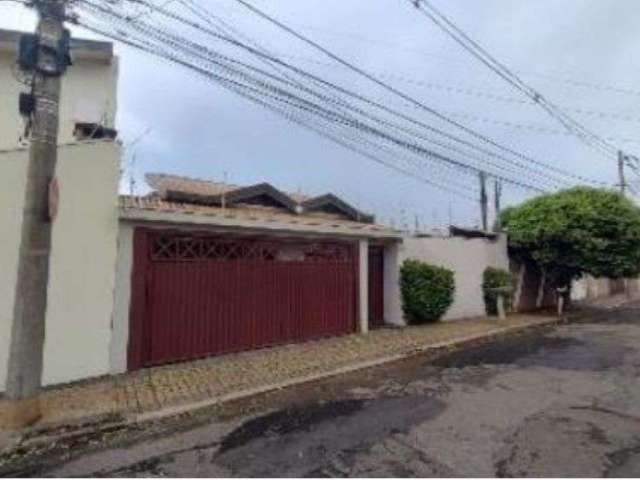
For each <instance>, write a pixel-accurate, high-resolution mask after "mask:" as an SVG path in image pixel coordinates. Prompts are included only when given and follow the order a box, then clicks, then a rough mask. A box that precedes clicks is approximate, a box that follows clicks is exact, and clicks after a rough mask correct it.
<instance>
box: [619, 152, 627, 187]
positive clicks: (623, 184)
mask: <svg viewBox="0 0 640 480" xmlns="http://www.w3.org/2000/svg"><path fill="white" fill-rule="evenodd" d="M625 160H626V156H625V154H624V153H623V152H622V150H618V181H619V182H620V193H621V194H622V196H624V195H625V194H626V191H627V182H626V180H625V178H624V162H625Z"/></svg>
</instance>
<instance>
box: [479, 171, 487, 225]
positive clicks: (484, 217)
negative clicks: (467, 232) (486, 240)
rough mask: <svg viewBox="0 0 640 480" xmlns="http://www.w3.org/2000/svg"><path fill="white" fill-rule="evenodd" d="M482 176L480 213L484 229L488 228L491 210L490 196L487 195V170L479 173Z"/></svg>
mask: <svg viewBox="0 0 640 480" xmlns="http://www.w3.org/2000/svg"><path fill="white" fill-rule="evenodd" d="M479 178H480V214H481V218H482V230H483V231H485V232H486V231H487V230H488V217H487V214H488V210H489V198H488V197H487V174H486V173H485V172H480V173H479Z"/></svg>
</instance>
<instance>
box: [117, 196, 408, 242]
mask: <svg viewBox="0 0 640 480" xmlns="http://www.w3.org/2000/svg"><path fill="white" fill-rule="evenodd" d="M120 208H121V211H123V212H125V213H126V212H128V211H141V212H145V211H146V212H159V213H166V214H172V213H183V214H191V215H198V216H203V217H210V218H211V220H212V222H211V223H215V219H216V218H217V219H234V220H238V221H242V222H245V223H246V224H247V225H250V224H251V223H252V222H255V223H261V222H270V223H273V224H280V225H284V226H286V225H291V226H296V227H297V228H298V229H300V228H308V230H309V231H313V230H314V229H317V228H323V229H329V230H332V231H335V233H338V234H339V233H340V232H344V233H349V234H352V235H353V234H362V235H363V236H367V235H368V234H372V235H375V236H389V237H399V236H400V234H399V232H397V231H396V230H394V229H392V228H389V227H386V226H383V225H377V224H373V223H362V222H356V221H353V220H345V219H343V218H337V217H336V216H332V215H329V214H323V213H321V212H309V213H305V214H303V215H298V214H295V213H287V212H284V211H283V210H281V209H274V208H268V207H259V206H258V207H256V206H248V205H247V206H238V207H236V208H222V207H217V206H209V205H196V204H192V203H182V202H172V201H168V200H165V199H163V198H160V197H159V196H157V195H151V196H145V197H137V196H129V195H121V196H120ZM126 216H127V215H126V214H125V217H126Z"/></svg>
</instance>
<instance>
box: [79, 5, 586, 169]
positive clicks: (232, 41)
mask: <svg viewBox="0 0 640 480" xmlns="http://www.w3.org/2000/svg"><path fill="white" fill-rule="evenodd" d="M83 3H85V4H87V3H88V4H90V5H93V6H94V7H95V8H98V9H99V10H101V11H103V12H107V13H108V10H105V9H104V8H102V7H100V6H97V5H95V4H92V3H91V2H87V1H85V2H83ZM162 13H164V14H165V15H167V16H168V17H169V18H172V19H176V20H179V21H181V22H182V23H186V24H187V25H190V26H192V27H193V28H196V29H199V30H203V27H201V26H200V25H199V24H197V23H193V22H191V21H189V20H186V19H184V18H182V17H179V16H176V15H175V14H172V13H170V12H166V11H164V12H162ZM203 31H205V32H206V33H209V34H211V35H213V36H215V37H216V38H218V39H222V40H226V41H228V42H231V43H232V44H234V45H237V46H240V47H242V48H244V49H245V50H247V51H249V52H250V53H253V54H257V55H259V56H262V57H265V55H264V53H262V52H258V51H256V50H255V49H252V48H250V47H247V46H246V45H243V44H242V43H240V42H237V41H234V40H232V39H228V38H226V37H224V36H222V35H220V34H217V33H215V32H211V31H209V30H207V29H204V30H203ZM266 58H268V59H269V60H271V61H275V62H277V63H278V64H279V65H282V66H285V67H286V68H289V69H291V70H292V71H294V72H296V73H298V74H301V75H304V76H306V77H308V78H311V79H313V80H315V81H318V82H321V83H323V84H325V85H328V86H331V87H332V88H337V89H338V90H339V91H340V92H341V93H346V94H348V95H350V96H352V97H354V98H357V99H359V100H363V101H366V102H367V103H369V104H372V105H375V106H376V107H378V108H381V109H383V110H385V111H387V112H389V113H392V114H395V115H397V116H400V117H401V118H404V119H406V120H409V121H412V122H414V123H416V124H419V125H421V126H423V127H425V128H430V129H431V130H434V131H437V132H438V133H440V134H443V135H448V134H446V133H445V132H442V131H439V130H437V129H434V128H433V127H430V126H427V125H425V124H422V123H420V122H417V121H415V120H413V119H411V118H410V117H406V116H403V115H401V114H398V113H397V112H394V111H392V110H390V109H388V108H387V107H385V106H383V105H380V104H376V103H372V102H371V101H369V100H367V99H366V98H364V97H362V96H360V95H357V94H354V93H353V92H349V91H348V90H346V89H343V88H340V87H337V86H336V85H334V84H331V83H329V82H326V81H324V80H322V79H320V78H319V77H316V76H313V75H309V74H308V73H306V72H304V71H302V70H300V69H297V68H296V67H293V66H291V65H289V64H287V63H285V62H282V61H280V60H279V59H276V58H273V57H266ZM448 136H449V137H450V138H452V139H455V140H457V141H460V140H459V139H457V138H455V137H452V136H450V135H448ZM474 147H475V146H474ZM475 148H477V147H475ZM502 158H503V157H502ZM520 166H521V167H523V165H522V164H520ZM544 166H545V167H546V168H551V169H555V167H551V166H547V165H544ZM555 170H558V169H555ZM561 172H562V174H564V175H567V176H575V175H573V174H568V173H567V172H564V171H561ZM587 181H589V180H587Z"/></svg>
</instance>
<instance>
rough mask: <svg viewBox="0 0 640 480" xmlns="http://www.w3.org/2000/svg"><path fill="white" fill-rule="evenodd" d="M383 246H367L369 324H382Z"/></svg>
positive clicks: (373, 325) (376, 325)
mask: <svg viewBox="0 0 640 480" xmlns="http://www.w3.org/2000/svg"><path fill="white" fill-rule="evenodd" d="M383 279H384V247H381V246H371V247H369V326H371V327H379V326H382V325H384V280H383Z"/></svg>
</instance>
